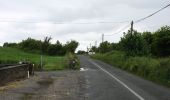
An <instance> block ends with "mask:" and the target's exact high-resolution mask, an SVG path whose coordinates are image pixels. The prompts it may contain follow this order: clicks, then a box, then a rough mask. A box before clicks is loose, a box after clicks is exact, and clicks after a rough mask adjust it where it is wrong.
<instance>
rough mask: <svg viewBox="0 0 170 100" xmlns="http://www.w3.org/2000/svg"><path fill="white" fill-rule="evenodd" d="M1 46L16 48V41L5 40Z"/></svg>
mask: <svg viewBox="0 0 170 100" xmlns="http://www.w3.org/2000/svg"><path fill="white" fill-rule="evenodd" d="M3 47H12V48H18V44H17V43H8V42H5V43H4V45H3Z"/></svg>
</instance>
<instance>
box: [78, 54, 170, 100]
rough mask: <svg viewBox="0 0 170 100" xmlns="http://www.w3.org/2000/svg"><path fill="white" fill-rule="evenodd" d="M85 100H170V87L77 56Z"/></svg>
mask: <svg viewBox="0 0 170 100" xmlns="http://www.w3.org/2000/svg"><path fill="white" fill-rule="evenodd" d="M79 58H80V62H81V67H82V68H84V69H83V70H82V72H83V74H84V77H85V79H86V84H87V85H86V86H87V88H86V90H85V93H86V96H87V97H88V99H87V100H170V89H169V88H166V87H163V86H160V85H157V84H155V83H153V82H150V81H147V80H144V79H142V78H140V77H138V76H135V75H132V74H129V73H127V72H125V71H122V70H120V69H118V68H115V67H113V66H110V65H108V64H106V63H103V62H101V61H98V60H92V59H90V58H89V57H86V56H79Z"/></svg>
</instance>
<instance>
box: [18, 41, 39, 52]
mask: <svg viewBox="0 0 170 100" xmlns="http://www.w3.org/2000/svg"><path fill="white" fill-rule="evenodd" d="M41 44H42V42H41V41H40V40H35V39H32V38H28V39H26V40H23V41H22V42H20V43H19V47H20V49H22V50H27V51H31V52H32V51H40V50H41Z"/></svg>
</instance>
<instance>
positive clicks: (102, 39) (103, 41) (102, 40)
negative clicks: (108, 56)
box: [102, 34, 104, 43]
mask: <svg viewBox="0 0 170 100" xmlns="http://www.w3.org/2000/svg"><path fill="white" fill-rule="evenodd" d="M103 42H104V34H102V43H103Z"/></svg>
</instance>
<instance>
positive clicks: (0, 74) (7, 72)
mask: <svg viewBox="0 0 170 100" xmlns="http://www.w3.org/2000/svg"><path fill="white" fill-rule="evenodd" d="M28 69H29V65H28V64H21V65H10V66H5V67H0V85H4V84H6V83H8V82H11V81H15V80H19V79H24V78H26V77H27V74H28V72H27V71H28Z"/></svg>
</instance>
